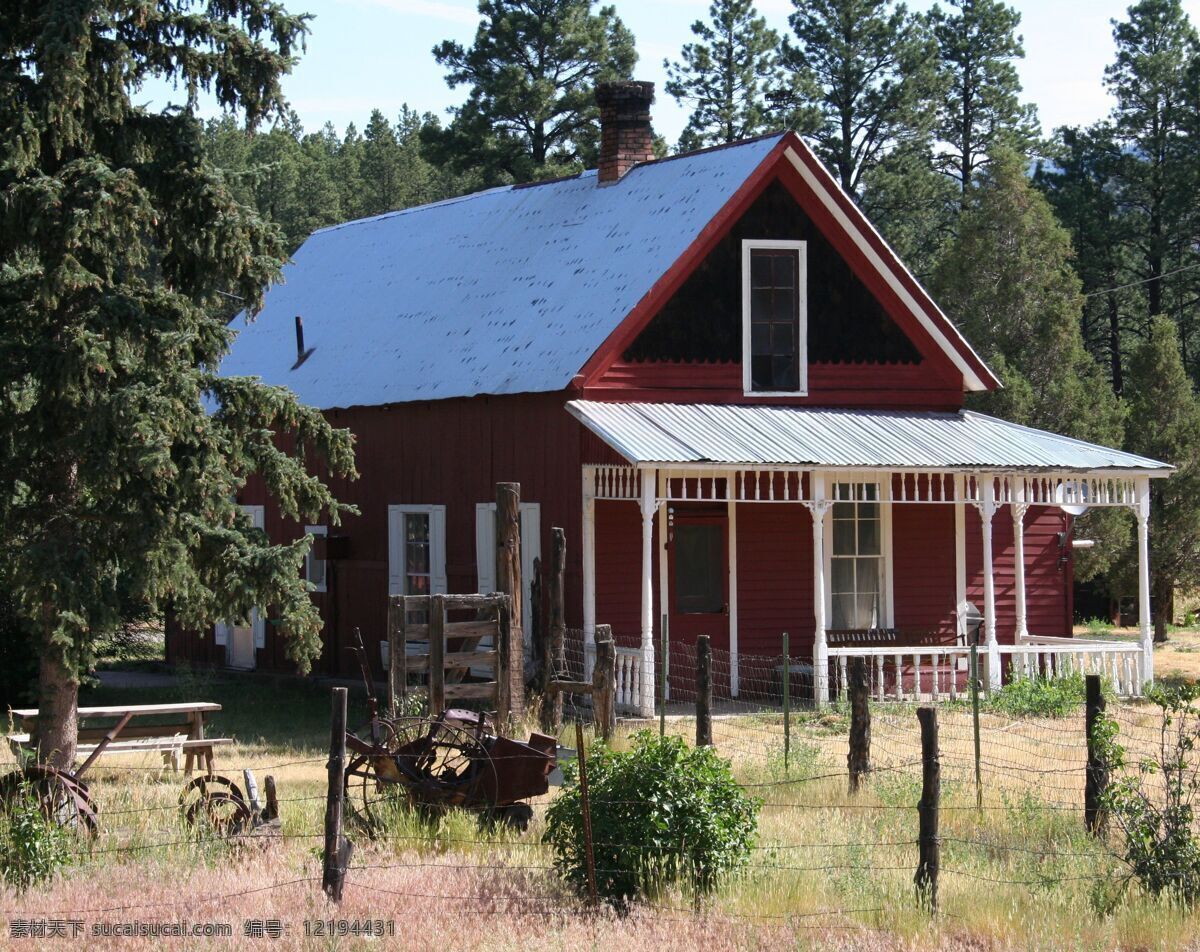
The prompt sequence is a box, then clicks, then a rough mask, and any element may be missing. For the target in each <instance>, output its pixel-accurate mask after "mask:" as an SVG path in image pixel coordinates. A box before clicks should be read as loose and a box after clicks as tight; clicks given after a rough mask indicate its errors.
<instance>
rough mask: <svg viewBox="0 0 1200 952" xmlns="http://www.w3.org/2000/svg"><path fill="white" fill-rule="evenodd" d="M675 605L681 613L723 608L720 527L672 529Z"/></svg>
mask: <svg viewBox="0 0 1200 952" xmlns="http://www.w3.org/2000/svg"><path fill="white" fill-rule="evenodd" d="M673 544H674V546H675V579H674V583H675V593H676V594H675V604H676V607H677V608H678V610H679V611H680V612H682V613H684V614H700V613H715V612H720V611H724V609H725V578H724V573H725V552H724V548H725V533H724V530H723V528H722V527H721V526H720V525H680V526H676V527H675V539H674V543H673Z"/></svg>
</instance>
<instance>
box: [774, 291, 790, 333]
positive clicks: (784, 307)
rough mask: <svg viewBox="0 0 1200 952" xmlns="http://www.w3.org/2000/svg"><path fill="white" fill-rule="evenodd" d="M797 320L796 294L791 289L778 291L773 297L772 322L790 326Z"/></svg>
mask: <svg viewBox="0 0 1200 952" xmlns="http://www.w3.org/2000/svg"><path fill="white" fill-rule="evenodd" d="M795 318H796V292H795V291H793V290H792V289H791V288H788V289H786V290H784V289H778V290H776V291H775V293H774V295H773V296H772V297H771V320H773V321H778V322H780V323H786V324H788V325H789V326H790V325H791V324H792V323H793V322H794V321H795Z"/></svg>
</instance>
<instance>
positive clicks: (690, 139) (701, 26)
mask: <svg viewBox="0 0 1200 952" xmlns="http://www.w3.org/2000/svg"><path fill="white" fill-rule="evenodd" d="M708 16H709V20H708V22H707V23H706V22H705V21H703V20H697V21H696V22H695V23H693V24H692V34H693V35H694V36H695V37H696V38H697V41H696V42H694V43H687V44H684V47H683V49H682V50H681V51H680V59H679V61H678V62H675V63H672V62H670V61H668V60H664V61H663V67H664V68H665V69H666V71H667V77H668V81H667V85H666V91H667V93H668V94H669V95H671V96H673V97H674V98H675V99H676V100H677V101H678V102H680V103H683V104H686V105H688V106H690V107H691V110H692V112H691V116H690V117H689V118H688V124H687V127H686V128H685V129H684V131H683V135H682V136H681V137H680V140H679V148H680V150H681V151H689V150H692V149H700V148H704V147H705V146H710V145H720V144H722V143H727V142H737V141H738V140H739V139H746V138H749V137H750V136H754V135H758V134H759V133H761V132H765V131H767V129H768V126H769V125H770V123H771V121H772V109H773V108H774V109H775V110H777V109H778V106H777V105H776V106H775V107H772V106H771V105H769V100H771V99H774V101H775V102H776V104H777V103H778V100H779V97H780V95H781V93H782V85H783V81H784V72H783V69H782V66H781V63H780V57H779V34H778V33H776V32H775V31H774V30H772V29H769V28H768V27H767V21H766V20H765V19H763V18H762V17H761V16H759V14H758V11H757V10H756V9H755V7H754V3H753V0H713V4H712V6H710V7H709V8H708ZM776 122H777V125H782V123H781V122H779V121H778V120H777V121H776Z"/></svg>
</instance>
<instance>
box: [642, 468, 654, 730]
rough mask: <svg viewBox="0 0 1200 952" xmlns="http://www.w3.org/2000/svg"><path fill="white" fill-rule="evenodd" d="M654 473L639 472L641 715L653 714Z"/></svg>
mask: <svg viewBox="0 0 1200 952" xmlns="http://www.w3.org/2000/svg"><path fill="white" fill-rule="evenodd" d="M656 479H657V474H656V473H655V471H654V470H652V469H650V470H643V472H642V498H641V505H640V508H641V513H642V667H641V678H640V684H641V699H640V701H641V703H640V708H641V710H640V711H639V712H638V713H639V714H640V716H642V717H653V716H654V514H655V511H656V510H657V509H658V500H657V498H656V497H655V493H654V490H655V482H656Z"/></svg>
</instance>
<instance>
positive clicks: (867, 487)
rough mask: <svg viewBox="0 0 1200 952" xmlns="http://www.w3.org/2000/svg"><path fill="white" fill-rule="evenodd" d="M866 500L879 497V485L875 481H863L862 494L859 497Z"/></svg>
mask: <svg viewBox="0 0 1200 952" xmlns="http://www.w3.org/2000/svg"><path fill="white" fill-rule="evenodd" d="M859 498H860V499H864V500H874V499H878V498H879V486H877V485H876V484H875V483H863V484H862V495H861V496H860V497H859Z"/></svg>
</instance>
